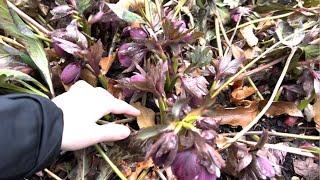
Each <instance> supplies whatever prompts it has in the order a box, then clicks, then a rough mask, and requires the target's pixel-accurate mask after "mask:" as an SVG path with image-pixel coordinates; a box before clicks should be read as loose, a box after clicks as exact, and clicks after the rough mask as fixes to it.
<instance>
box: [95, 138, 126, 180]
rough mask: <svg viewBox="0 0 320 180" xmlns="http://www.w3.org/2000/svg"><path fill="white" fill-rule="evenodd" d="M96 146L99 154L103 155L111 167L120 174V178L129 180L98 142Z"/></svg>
mask: <svg viewBox="0 0 320 180" xmlns="http://www.w3.org/2000/svg"><path fill="white" fill-rule="evenodd" d="M94 147H95V148H96V150H97V151H98V152H99V154H100V155H101V156H102V158H103V159H104V160H105V161H106V162H107V163H108V164H109V166H110V167H111V169H112V170H113V171H114V172H115V173H116V174H117V175H118V176H119V178H120V179H121V180H127V178H126V177H125V176H124V175H123V174H122V172H121V171H120V170H119V169H118V167H117V166H116V165H115V164H113V162H112V161H111V160H110V159H109V157H108V156H107V155H106V153H105V152H104V151H103V150H102V148H101V147H100V146H99V145H98V144H95V145H94Z"/></svg>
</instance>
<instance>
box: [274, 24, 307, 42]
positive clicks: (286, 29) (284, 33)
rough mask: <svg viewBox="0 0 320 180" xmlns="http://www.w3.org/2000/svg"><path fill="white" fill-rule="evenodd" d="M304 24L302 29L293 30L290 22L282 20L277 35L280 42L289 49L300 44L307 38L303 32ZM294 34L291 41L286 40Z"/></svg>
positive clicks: (301, 26) (278, 25)
mask: <svg viewBox="0 0 320 180" xmlns="http://www.w3.org/2000/svg"><path fill="white" fill-rule="evenodd" d="M302 28H303V24H302V23H301V24H300V27H298V28H293V27H291V26H290V25H289V23H288V22H285V21H282V20H280V21H279V23H278V24H277V29H276V34H277V36H278V37H279V40H280V41H281V42H282V43H283V44H284V45H287V46H289V47H292V46H296V45H298V44H300V43H301V42H302V40H303V38H304V36H305V32H304V31H302ZM292 34H294V35H293V36H292V37H291V38H290V39H287V40H285V38H286V37H288V36H290V35H292Z"/></svg>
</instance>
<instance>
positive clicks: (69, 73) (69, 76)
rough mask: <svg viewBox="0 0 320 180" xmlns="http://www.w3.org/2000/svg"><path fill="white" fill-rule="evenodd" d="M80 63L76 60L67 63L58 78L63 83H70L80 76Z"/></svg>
mask: <svg viewBox="0 0 320 180" xmlns="http://www.w3.org/2000/svg"><path fill="white" fill-rule="evenodd" d="M80 73H81V65H80V64H79V63H77V62H74V63H70V64H68V65H67V66H66V67H65V68H64V69H63V71H62V73H61V75H60V78H61V81H62V82H63V83H64V84H71V83H74V82H75V81H77V80H78V79H79V77H80Z"/></svg>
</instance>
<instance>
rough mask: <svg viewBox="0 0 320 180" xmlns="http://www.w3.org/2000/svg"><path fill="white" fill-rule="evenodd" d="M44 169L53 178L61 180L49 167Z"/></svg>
mask: <svg viewBox="0 0 320 180" xmlns="http://www.w3.org/2000/svg"><path fill="white" fill-rule="evenodd" d="M44 171H45V172H46V173H47V174H48V175H49V176H51V177H53V178H54V179H55V180H62V179H61V178H60V177H59V176H57V175H56V174H54V173H53V172H51V171H50V170H49V169H47V168H46V169H44Z"/></svg>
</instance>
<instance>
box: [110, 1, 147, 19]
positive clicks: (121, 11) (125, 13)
mask: <svg viewBox="0 0 320 180" xmlns="http://www.w3.org/2000/svg"><path fill="white" fill-rule="evenodd" d="M107 5H108V6H109V8H110V10H112V11H113V12H114V13H115V14H116V15H117V16H118V17H119V18H120V19H122V20H124V21H126V22H129V23H137V22H138V23H143V22H144V21H143V19H142V17H141V16H139V15H138V14H136V13H133V12H130V11H129V10H127V9H126V8H124V7H122V6H120V5H119V4H111V3H107Z"/></svg>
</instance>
